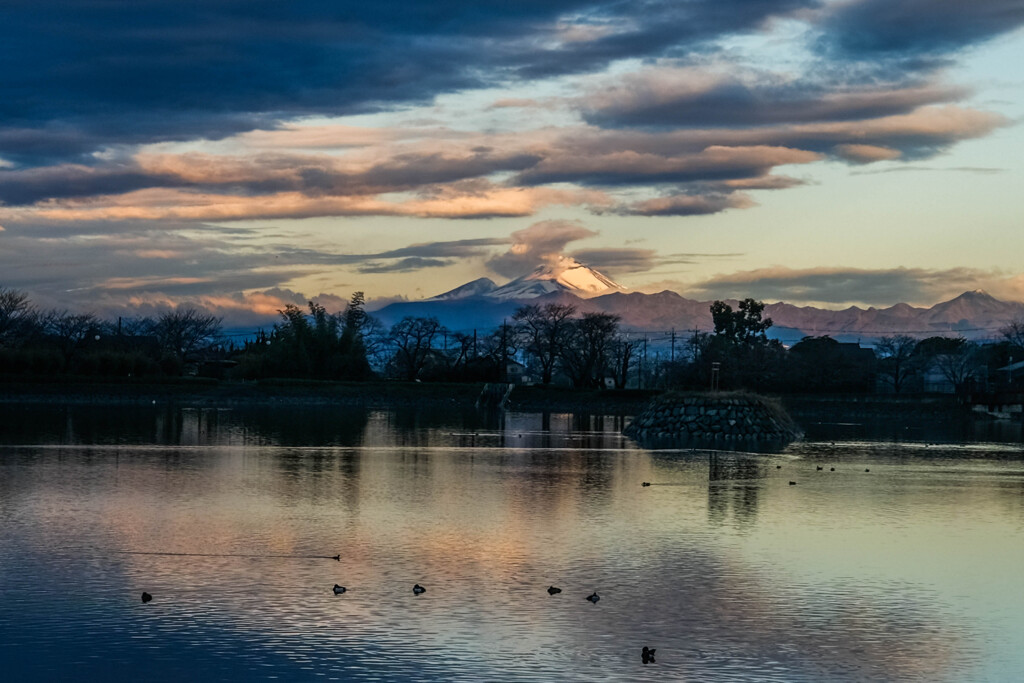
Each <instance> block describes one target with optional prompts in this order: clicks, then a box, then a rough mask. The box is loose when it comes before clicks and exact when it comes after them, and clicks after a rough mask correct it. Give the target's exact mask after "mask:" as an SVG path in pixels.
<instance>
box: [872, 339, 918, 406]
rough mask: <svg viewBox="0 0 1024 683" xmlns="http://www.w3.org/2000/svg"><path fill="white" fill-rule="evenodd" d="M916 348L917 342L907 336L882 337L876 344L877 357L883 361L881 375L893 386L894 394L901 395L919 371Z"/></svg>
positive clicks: (880, 367) (880, 366) (880, 364)
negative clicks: (907, 383)
mask: <svg viewBox="0 0 1024 683" xmlns="http://www.w3.org/2000/svg"><path fill="white" fill-rule="evenodd" d="M916 348H917V340H916V339H914V338H913V337H910V336H907V335H905V334H897V335H893V336H891V337H881V338H880V339H879V340H878V343H876V344H875V355H877V356H878V358H879V360H880V361H881V362H880V363H879V366H878V371H879V374H881V375H882V377H884V378H885V379H886V381H888V383H889V384H890V385H891V386H892V390H893V392H894V393H897V394H898V393H900V391H902V390H903V388H904V386H905V384H906V381H907V380H908V379H909V378H911V377H912V376H913V375H914V374H916V373H917V371H918V368H919V366H918V364H917V363H916V362H915V359H914V349H916Z"/></svg>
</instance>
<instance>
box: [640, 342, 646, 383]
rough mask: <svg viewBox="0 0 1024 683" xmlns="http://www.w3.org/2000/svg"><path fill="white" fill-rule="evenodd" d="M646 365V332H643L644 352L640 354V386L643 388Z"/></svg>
mask: <svg viewBox="0 0 1024 683" xmlns="http://www.w3.org/2000/svg"><path fill="white" fill-rule="evenodd" d="M646 366H647V333H646V332H644V353H643V355H642V356H640V388H641V389H643V388H644V384H645V383H644V371H645V369H646Z"/></svg>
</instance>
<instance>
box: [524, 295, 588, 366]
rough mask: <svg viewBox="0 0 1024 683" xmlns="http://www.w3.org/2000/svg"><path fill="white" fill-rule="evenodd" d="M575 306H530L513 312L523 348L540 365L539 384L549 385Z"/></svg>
mask: <svg viewBox="0 0 1024 683" xmlns="http://www.w3.org/2000/svg"><path fill="white" fill-rule="evenodd" d="M574 313H576V307H575V306H571V305H568V304H544V305H543V306H541V305H539V304H531V305H529V306H523V307H522V308H520V309H519V310H517V311H516V312H515V315H513V316H512V319H513V320H515V321H516V328H517V331H518V333H519V334H520V336H521V337H522V340H523V344H522V345H523V348H524V349H525V350H526V352H527V353H529V354H530V355H531V356H533V357H534V358H536V359H537V362H538V363H540V370H541V381H542V382H543V383H544V384H551V377H552V375H553V374H554V371H555V364H556V363H557V362H558V357H559V354H560V353H561V351H562V348H563V347H564V346H565V342H566V340H567V339H568V336H569V333H570V329H571V327H572V321H571V318H572V315H573V314H574Z"/></svg>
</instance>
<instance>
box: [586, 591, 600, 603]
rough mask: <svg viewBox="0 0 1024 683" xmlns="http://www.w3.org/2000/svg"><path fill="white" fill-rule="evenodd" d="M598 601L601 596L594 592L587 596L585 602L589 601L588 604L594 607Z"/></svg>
mask: <svg viewBox="0 0 1024 683" xmlns="http://www.w3.org/2000/svg"><path fill="white" fill-rule="evenodd" d="M600 599H601V596H599V595H598V594H597V591H594V592H593V593H592V594H590V595H588V596H587V600H590V602H592V603H594V604H595V605H596V604H597V601H598V600H600Z"/></svg>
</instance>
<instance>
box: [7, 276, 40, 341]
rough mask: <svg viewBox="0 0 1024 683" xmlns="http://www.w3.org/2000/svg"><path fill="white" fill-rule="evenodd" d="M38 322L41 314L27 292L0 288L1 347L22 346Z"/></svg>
mask: <svg viewBox="0 0 1024 683" xmlns="http://www.w3.org/2000/svg"><path fill="white" fill-rule="evenodd" d="M38 322H39V313H38V311H36V308H35V306H33V305H32V303H31V302H30V301H29V298H28V295H27V294H25V292H22V291H19V290H17V289H8V288H7V287H0V347H3V346H16V345H18V344H20V343H21V342H22V341H24V340H25V339H26V338H27V337H29V336H31V334H32V332H33V331H34V330H35V329H36V328H37V326H38Z"/></svg>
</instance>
